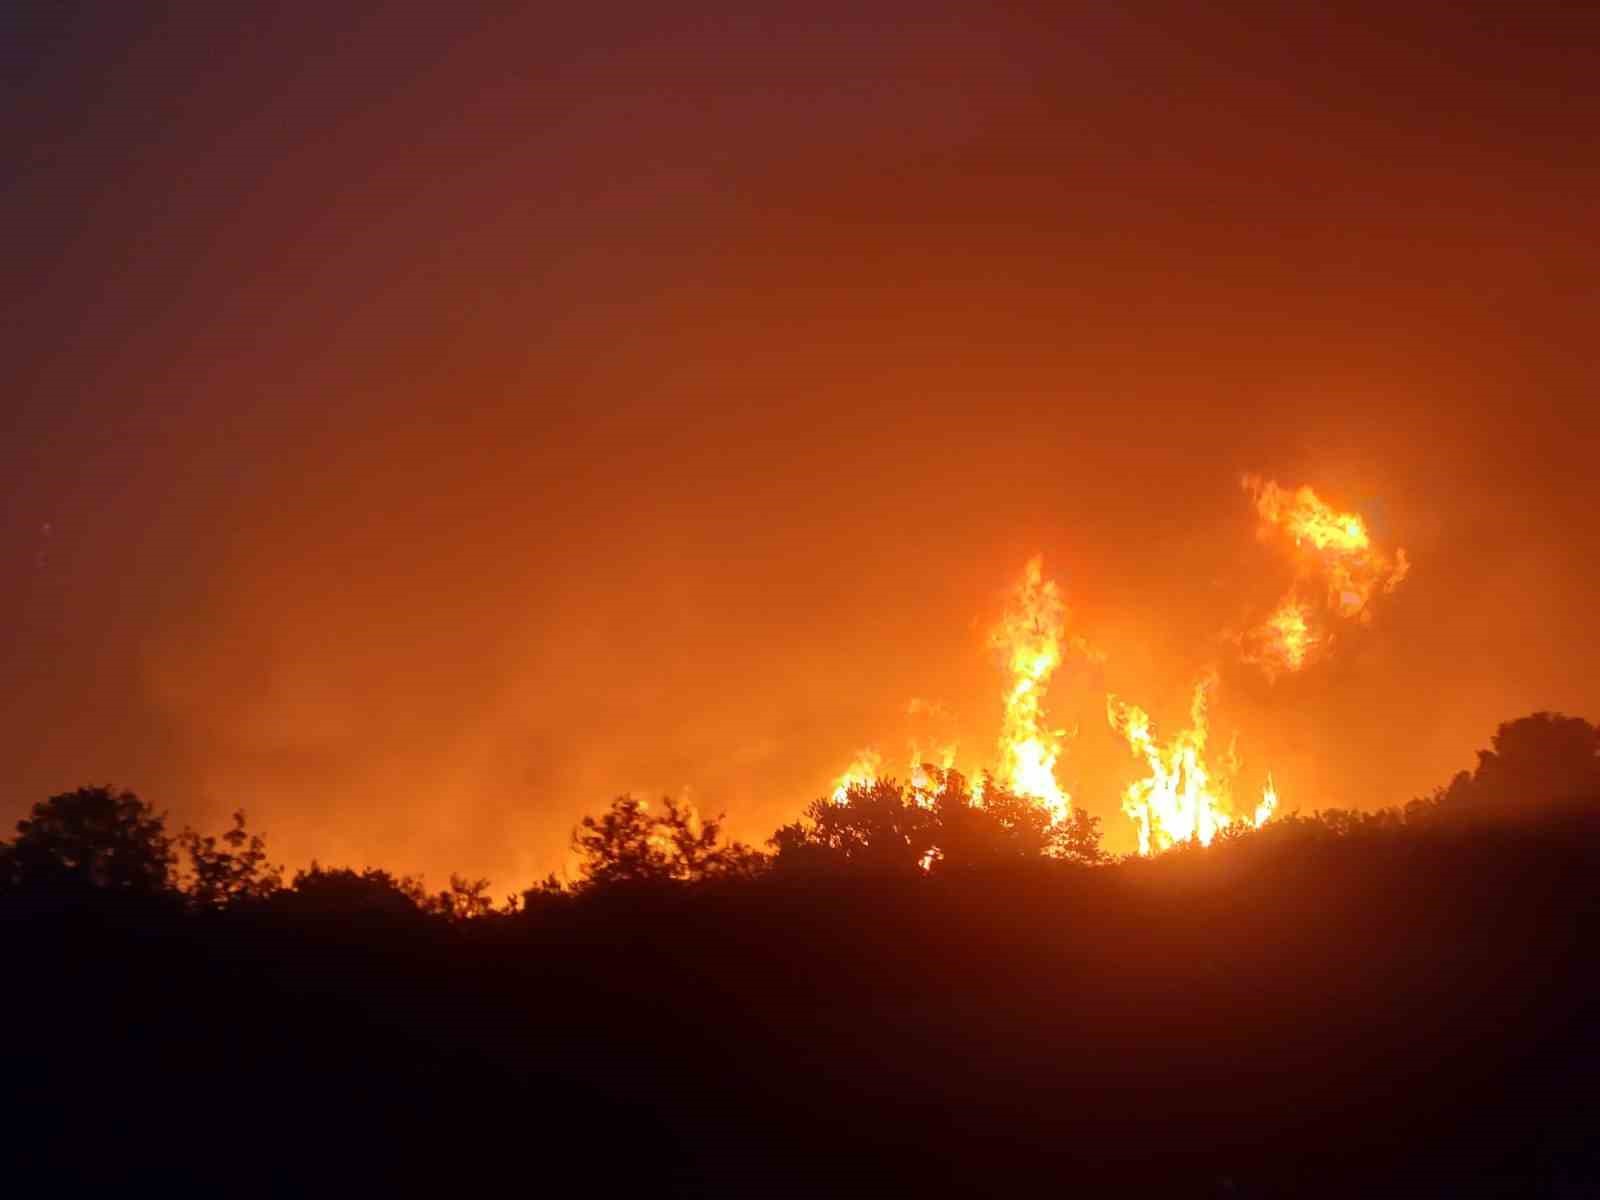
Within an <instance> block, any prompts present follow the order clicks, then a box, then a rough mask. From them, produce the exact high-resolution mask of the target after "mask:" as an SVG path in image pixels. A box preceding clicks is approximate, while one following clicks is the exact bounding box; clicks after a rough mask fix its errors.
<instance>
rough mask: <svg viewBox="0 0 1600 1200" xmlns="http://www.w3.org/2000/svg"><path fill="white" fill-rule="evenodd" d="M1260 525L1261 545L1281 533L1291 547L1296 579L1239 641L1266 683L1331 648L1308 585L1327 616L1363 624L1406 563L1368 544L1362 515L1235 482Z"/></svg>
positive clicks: (1272, 485) (1271, 485)
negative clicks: (1316, 588)
mask: <svg viewBox="0 0 1600 1200" xmlns="http://www.w3.org/2000/svg"><path fill="white" fill-rule="evenodd" d="M1241 483H1242V485H1243V487H1244V489H1245V491H1247V492H1249V493H1250V494H1251V497H1252V499H1253V500H1254V502H1255V508H1256V513H1257V515H1258V516H1259V517H1260V518H1261V529H1260V535H1261V536H1262V538H1263V539H1266V538H1270V537H1272V536H1273V535H1274V534H1275V533H1280V532H1281V533H1282V534H1285V535H1287V536H1288V537H1290V538H1292V539H1293V540H1294V554H1295V559H1296V565H1297V567H1298V569H1299V577H1298V578H1297V579H1296V580H1295V583H1294V585H1293V586H1292V587H1291V588H1290V589H1289V592H1288V594H1287V595H1286V596H1285V597H1284V598H1283V600H1282V601H1281V602H1280V603H1279V605H1278V607H1277V608H1276V609H1275V610H1274V611H1273V613H1272V615H1271V616H1270V617H1268V618H1267V619H1266V621H1264V622H1263V623H1262V624H1261V625H1259V626H1257V627H1256V628H1255V629H1254V630H1252V631H1251V632H1250V633H1249V634H1247V635H1246V636H1245V638H1244V639H1243V642H1242V644H1241V645H1242V650H1243V653H1244V657H1245V659H1246V660H1247V661H1249V662H1254V663H1256V664H1258V665H1259V666H1261V667H1262V668H1263V669H1264V670H1265V671H1266V673H1267V675H1268V677H1269V678H1272V677H1275V676H1276V675H1277V674H1278V673H1279V672H1281V671H1289V672H1294V671H1298V670H1300V669H1301V668H1302V667H1304V666H1305V665H1306V664H1307V663H1308V662H1310V661H1312V660H1313V659H1314V658H1315V657H1316V655H1317V654H1318V653H1319V652H1320V651H1321V650H1323V649H1325V648H1326V647H1327V646H1328V645H1329V644H1330V643H1331V642H1332V641H1333V635H1332V634H1331V633H1329V632H1327V631H1326V630H1325V628H1324V624H1323V621H1322V619H1321V614H1320V613H1319V612H1318V611H1317V609H1316V608H1315V607H1314V606H1313V604H1312V603H1311V601H1309V600H1307V599H1306V598H1305V597H1306V592H1307V591H1308V590H1309V589H1310V587H1311V585H1312V583H1313V582H1320V583H1321V585H1322V591H1323V597H1322V604H1321V608H1322V610H1323V611H1325V612H1326V613H1327V614H1329V615H1331V616H1334V617H1338V618H1341V619H1344V620H1352V619H1353V620H1356V621H1357V622H1359V623H1362V624H1366V623H1368V622H1370V621H1371V620H1372V610H1371V608H1370V604H1371V601H1372V599H1373V597H1374V596H1377V595H1382V594H1387V593H1389V592H1392V591H1394V589H1395V588H1396V587H1398V586H1399V585H1400V583H1401V581H1403V580H1404V579H1405V577H1406V574H1407V572H1408V571H1409V570H1410V567H1411V564H1410V562H1409V560H1407V558H1406V552H1405V550H1404V549H1400V548H1396V549H1395V551H1394V553H1393V554H1390V553H1389V552H1387V551H1385V550H1383V549H1381V548H1380V547H1378V546H1377V545H1375V544H1374V542H1373V540H1372V536H1371V533H1370V531H1369V530H1368V528H1367V523H1366V521H1365V519H1363V517H1362V516H1361V514H1360V513H1347V512H1339V511H1338V510H1337V509H1335V508H1333V507H1332V506H1331V505H1329V504H1327V503H1326V502H1324V501H1323V500H1322V498H1321V497H1319V496H1318V495H1317V493H1316V492H1315V491H1313V490H1312V489H1311V488H1310V487H1309V486H1304V485H1302V486H1301V487H1299V488H1296V489H1295V490H1293V491H1290V490H1289V489H1288V488H1284V487H1280V486H1279V485H1278V484H1277V482H1275V481H1274V480H1271V479H1262V478H1261V477H1260V476H1259V475H1246V476H1244V477H1243V479H1242V480H1241Z"/></svg>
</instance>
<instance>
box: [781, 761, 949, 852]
mask: <svg viewBox="0 0 1600 1200" xmlns="http://www.w3.org/2000/svg"><path fill="white" fill-rule="evenodd" d="M934 831H935V821H934V816H933V813H932V812H931V811H930V810H929V809H927V808H924V807H922V806H921V805H919V804H917V803H916V801H915V798H914V797H912V798H908V797H907V795H906V791H905V788H904V787H903V786H902V785H901V784H900V783H899V782H897V781H896V780H893V779H875V780H873V781H872V782H870V783H855V784H851V785H850V787H849V788H848V789H847V790H846V792H845V796H844V800H843V801H842V802H835V801H834V800H833V799H832V798H831V797H827V796H825V797H823V798H821V799H819V800H815V801H813V802H812V803H811V804H810V805H809V806H808V807H807V808H806V810H805V813H804V815H803V816H802V818H801V819H800V820H799V821H796V822H794V823H792V824H789V825H785V826H783V827H782V828H781V829H779V830H778V831H777V832H776V833H774V834H773V835H772V838H771V842H770V844H771V845H772V846H773V847H774V848H775V849H776V851H777V859H776V864H775V865H776V866H778V867H779V868H782V869H786V870H793V869H802V870H810V869H828V868H834V867H850V868H858V869H866V870H873V871H889V872H909V871H915V870H918V869H920V868H921V867H922V864H923V861H924V859H925V858H926V857H927V855H928V854H929V853H930V852H931V851H932V850H933V848H934Z"/></svg>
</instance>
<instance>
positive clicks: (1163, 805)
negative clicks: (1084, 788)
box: [1106, 676, 1278, 855]
mask: <svg viewBox="0 0 1600 1200" xmlns="http://www.w3.org/2000/svg"><path fill="white" fill-rule="evenodd" d="M1215 682H1216V680H1215V677H1213V676H1207V677H1206V678H1204V679H1202V680H1201V681H1200V682H1199V683H1197V684H1196V685H1195V689H1194V696H1193V698H1192V699H1191V701H1190V704H1189V728H1188V729H1185V730H1183V731H1182V732H1180V733H1178V734H1177V735H1176V736H1175V737H1173V739H1172V740H1171V741H1170V742H1169V743H1167V744H1166V745H1165V746H1163V745H1162V744H1161V743H1160V742H1159V741H1157V739H1156V734H1155V728H1154V726H1153V725H1152V724H1151V721H1150V714H1149V713H1147V712H1145V710H1144V709H1142V708H1140V707H1139V706H1138V705H1136V704H1128V703H1125V702H1124V701H1122V700H1119V699H1117V697H1116V696H1114V695H1107V696H1106V720H1107V721H1108V722H1109V723H1110V725H1111V728H1112V729H1114V730H1116V731H1117V732H1118V733H1119V734H1121V735H1122V737H1123V738H1124V739H1125V740H1126V741H1127V743H1128V748H1129V750H1131V751H1132V752H1133V754H1134V756H1135V757H1136V758H1143V759H1144V761H1145V765H1146V766H1147V767H1148V768H1149V771H1150V773H1149V775H1148V776H1147V777H1145V778H1144V779H1139V780H1135V781H1134V782H1133V783H1131V784H1129V785H1128V787H1127V790H1126V791H1124V792H1123V794H1122V811H1123V812H1125V813H1127V815H1128V816H1129V817H1130V818H1131V819H1132V820H1133V823H1134V825H1135V826H1136V827H1137V829H1138V834H1139V853H1140V854H1144V855H1149V854H1153V853H1155V852H1157V851H1160V850H1165V849H1167V848H1169V847H1171V846H1174V845H1177V844H1178V843H1180V842H1187V841H1198V842H1199V843H1200V844H1201V845H1202V846H1209V845H1210V844H1211V842H1212V840H1213V839H1214V838H1215V837H1216V836H1217V834H1218V833H1220V832H1221V831H1222V830H1223V829H1226V828H1227V827H1228V826H1229V825H1232V824H1233V823H1234V822H1235V821H1236V820H1238V817H1237V816H1236V815H1235V814H1234V812H1233V805H1232V802H1231V800H1230V794H1229V793H1230V783H1231V777H1232V775H1233V773H1234V771H1235V770H1236V769H1237V756H1236V755H1235V753H1234V750H1233V748H1232V747H1231V746H1230V747H1229V750H1228V753H1227V756H1226V759H1225V766H1226V770H1225V771H1224V772H1223V773H1221V774H1214V773H1213V772H1212V770H1211V768H1210V767H1209V766H1208V765H1207V763H1206V739H1207V729H1208V725H1207V713H1206V709H1207V705H1208V703H1209V695H1210V690H1211V688H1212V686H1213V685H1214V684H1215ZM1277 805H1278V793H1277V790H1276V789H1275V788H1274V787H1273V784H1272V777H1271V776H1270V775H1269V776H1268V777H1267V785H1266V787H1265V788H1264V789H1263V790H1262V795H1261V802H1260V803H1259V804H1258V805H1257V806H1256V809H1255V812H1254V814H1253V815H1252V819H1251V823H1252V824H1253V825H1255V826H1257V827H1259V826H1260V825H1262V824H1263V823H1264V822H1265V821H1267V820H1268V819H1269V818H1270V817H1271V816H1272V813H1273V811H1274V810H1275V809H1276V808H1277Z"/></svg>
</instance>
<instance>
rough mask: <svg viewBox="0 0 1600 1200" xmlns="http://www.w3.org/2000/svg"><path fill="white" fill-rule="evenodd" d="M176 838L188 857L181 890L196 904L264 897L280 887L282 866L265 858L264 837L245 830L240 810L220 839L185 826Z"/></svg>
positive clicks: (208, 905)
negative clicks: (184, 883) (203, 834)
mask: <svg viewBox="0 0 1600 1200" xmlns="http://www.w3.org/2000/svg"><path fill="white" fill-rule="evenodd" d="M177 841H178V848H179V849H180V850H182V851H183V853H184V855H185V856H186V857H187V858H188V860H189V865H188V868H187V872H186V874H187V879H186V881H185V882H186V884H187V886H186V887H185V889H184V890H185V891H186V892H187V893H188V895H189V900H190V902H191V903H192V904H194V905H196V906H197V907H200V908H226V907H227V906H228V905H230V904H236V903H238V902H240V901H245V900H263V899H265V898H266V897H268V896H270V895H272V893H274V892H276V891H278V890H279V889H280V888H282V887H283V868H282V867H280V866H277V865H275V864H273V863H271V862H268V861H267V844H266V840H265V839H264V838H262V837H261V835H260V834H249V833H246V832H245V819H244V812H243V810H240V811H238V812H235V813H234V814H233V828H232V829H230V830H228V831H227V832H226V833H224V834H222V835H221V836H220V838H219V837H214V836H206V837H202V836H201V835H200V834H198V833H196V832H195V831H194V830H192V829H185V830H184V831H183V832H182V833H180V834H179V835H178V839H177ZM219 842H220V843H221V844H220V845H219V844H218V843H219Z"/></svg>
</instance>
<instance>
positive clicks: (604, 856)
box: [572, 796, 762, 888]
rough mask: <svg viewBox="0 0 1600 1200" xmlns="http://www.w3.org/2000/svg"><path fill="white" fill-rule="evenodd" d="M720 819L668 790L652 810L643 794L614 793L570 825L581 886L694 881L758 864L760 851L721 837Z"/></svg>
mask: <svg viewBox="0 0 1600 1200" xmlns="http://www.w3.org/2000/svg"><path fill="white" fill-rule="evenodd" d="M722 820H723V818H722V817H720V816H719V817H717V818H715V819H706V818H702V817H701V816H700V815H699V814H698V813H697V812H696V811H695V810H694V808H693V807H692V806H691V805H687V804H679V803H678V802H677V801H675V800H673V799H672V798H671V797H670V796H668V797H664V798H663V799H662V802H661V808H660V809H659V810H656V811H652V810H651V808H650V806H649V804H648V803H646V802H645V801H643V800H636V799H634V798H633V797H632V796H619V797H617V798H616V799H615V800H613V801H612V802H611V807H610V808H609V809H608V810H607V811H606V812H604V813H602V814H601V815H600V816H598V817H594V816H588V817H584V818H583V820H582V822H580V823H579V825H578V827H577V828H576V829H575V830H573V833H572V848H573V849H574V850H575V851H576V852H577V854H578V856H579V870H580V871H581V872H582V874H583V883H582V884H581V885H580V886H584V887H590V888H594V887H605V886H614V885H617V884H660V883H698V882H703V881H705V880H708V879H715V878H725V877H729V876H738V875H744V874H749V873H750V872H752V871H754V870H757V869H758V868H759V866H760V863H761V857H762V856H761V855H760V853H759V852H757V851H755V850H752V849H751V848H750V847H748V846H746V845H744V844H743V843H742V842H730V843H723V842H722Z"/></svg>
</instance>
